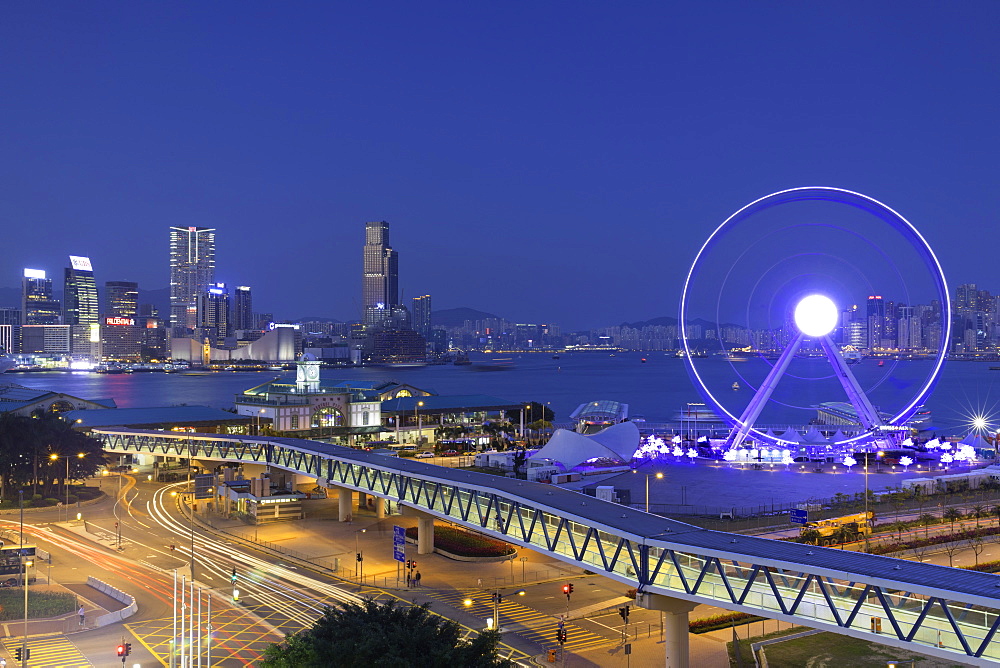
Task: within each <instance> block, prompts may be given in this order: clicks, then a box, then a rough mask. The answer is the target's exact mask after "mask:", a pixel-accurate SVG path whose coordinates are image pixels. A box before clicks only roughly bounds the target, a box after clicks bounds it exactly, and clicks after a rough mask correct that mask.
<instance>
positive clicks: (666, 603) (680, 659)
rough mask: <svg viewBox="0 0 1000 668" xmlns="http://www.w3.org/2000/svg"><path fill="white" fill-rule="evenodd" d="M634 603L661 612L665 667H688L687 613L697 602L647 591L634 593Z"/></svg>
mask: <svg viewBox="0 0 1000 668" xmlns="http://www.w3.org/2000/svg"><path fill="white" fill-rule="evenodd" d="M635 604H636V605H637V606H639V607H640V608H646V609H647V610H659V611H660V612H662V613H663V640H664V642H663V646H664V650H665V652H666V657H665V658H666V661H665V662H664V664H663V665H664V666H665V667H666V668H689V665H690V664H689V663H688V633H689V631H688V613H690V612H691V611H692V610H694V609H695V608H696V607H697V605H698V604H697V603H692V602H691V601H685V600H683V599H679V598H672V597H670V596H664V595H662V594H650V593H648V592H647V593H642V594H638V595H636V597H635Z"/></svg>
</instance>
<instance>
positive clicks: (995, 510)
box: [991, 506, 1000, 525]
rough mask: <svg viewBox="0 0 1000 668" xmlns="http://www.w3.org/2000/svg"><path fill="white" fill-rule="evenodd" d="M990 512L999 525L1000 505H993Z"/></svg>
mask: <svg viewBox="0 0 1000 668" xmlns="http://www.w3.org/2000/svg"><path fill="white" fill-rule="evenodd" d="M991 512H992V513H993V515H994V516H995V517H996V518H997V524H998V525H1000V506H993V509H992V510H991Z"/></svg>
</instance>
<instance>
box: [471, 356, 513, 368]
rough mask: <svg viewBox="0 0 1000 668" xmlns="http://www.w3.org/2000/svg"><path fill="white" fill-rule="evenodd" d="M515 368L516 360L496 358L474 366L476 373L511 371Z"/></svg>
mask: <svg viewBox="0 0 1000 668" xmlns="http://www.w3.org/2000/svg"><path fill="white" fill-rule="evenodd" d="M513 368H514V358H512V357H495V358H493V359H492V360H490V361H489V362H477V363H475V364H473V365H472V369H473V370H474V371H509V370H510V369H513Z"/></svg>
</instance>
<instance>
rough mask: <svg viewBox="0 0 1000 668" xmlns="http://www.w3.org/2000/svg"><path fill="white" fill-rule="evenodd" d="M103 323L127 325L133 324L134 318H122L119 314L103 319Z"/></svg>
mask: <svg viewBox="0 0 1000 668" xmlns="http://www.w3.org/2000/svg"><path fill="white" fill-rule="evenodd" d="M104 324H105V325H118V326H121V325H128V326H129V327H131V326H133V325H135V318H123V317H121V316H113V317H110V318H105V319H104Z"/></svg>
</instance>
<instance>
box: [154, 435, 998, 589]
mask: <svg viewBox="0 0 1000 668" xmlns="http://www.w3.org/2000/svg"><path fill="white" fill-rule="evenodd" d="M136 431H140V430H136ZM148 435H149V436H152V437H167V438H170V437H172V436H176V435H174V434H168V433H163V432H153V431H149V432H148ZM186 436H188V435H186ZM189 436H191V437H197V436H198V435H196V434H191V435H189ZM201 436H202V437H203V438H206V439H223V440H225V439H227V438H231V439H233V440H246V438H247V437H245V436H243V437H238V436H231V437H227V436H225V435H218V434H202V435H201ZM266 440H267V441H268V442H271V443H274V444H275V445H281V446H285V447H289V448H292V449H296V450H300V451H305V452H313V453H316V454H320V455H328V456H330V457H333V458H337V459H341V460H353V461H356V462H359V463H362V464H367V465H371V466H378V467H384V468H387V469H392V470H397V471H400V472H403V473H409V474H412V475H417V476H422V477H425V478H433V479H437V480H439V481H441V482H443V483H452V484H458V485H470V486H475V487H481V488H484V489H487V490H492V491H497V492H500V493H506V494H509V495H511V496H514V497H520V498H521V499H523V500H524V501H525V502H527V503H533V504H537V505H539V506H543V507H548V508H551V509H552V510H553V511H555V512H558V513H561V514H562V515H563V516H566V517H576V518H579V521H581V522H585V523H586V524H587V525H588V526H597V525H599V524H600V525H604V526H606V527H610V528H613V529H614V530H615V531H618V532H622V533H623V534H631V535H633V536H638V537H640V538H646V539H647V540H656V541H662V542H663V543H667V544H669V545H668V546H670V547H674V548H675V549H678V550H680V551H682V552H683V551H685V548H686V547H687V548H689V549H690V551H691V552H692V553H700V554H712V553H714V554H717V555H721V556H722V557H723V558H731V559H736V560H741V561H744V562H747V561H750V560H753V561H754V562H755V563H763V564H766V565H771V564H774V565H777V566H778V567H781V568H787V569H789V570H793V569H796V568H797V567H802V568H803V569H805V570H806V571H807V572H814V573H817V572H819V573H826V574H829V576H830V577H834V578H837V579H846V580H852V581H853V580H855V579H856V578H855V576H864V577H865V578H867V579H868V580H871V581H873V582H875V583H878V582H883V583H885V584H887V585H889V586H897V587H899V586H905V587H907V588H909V589H911V590H912V591H917V592H919V591H929V590H932V591H934V592H935V593H933V594H932V595H945V594H946V592H955V593H959V594H965V595H968V596H974V597H977V598H980V599H984V600H985V599H988V600H989V601H990V602H991V604H992V605H993V606H994V607H996V606H997V604H998V603H1000V588H998V587H1000V584H998V582H997V576H996V575H993V574H990V573H980V572H977V571H971V570H964V569H957V568H949V567H947V566H937V565H934V564H930V563H921V562H916V561H908V560H904V559H895V558H893V557H884V556H878V555H872V554H864V553H861V552H852V551H849V550H837V549H833V548H827V547H815V546H812V545H805V544H802V543H793V542H788V541H780V540H772V539H769V538H758V537H755V536H746V535H743V534H732V533H727V532H724V531H714V530H711V529H702V528H700V527H696V526H692V525H690V524H685V523H684V522H680V521H678V520H672V519H668V518H665V517H660V516H657V515H651V514H649V513H645V512H642V511H641V510H637V509H634V508H630V507H628V506H623V505H620V504H617V503H612V502H610V501H603V500H600V499H595V498H594V497H591V496H586V495H583V494H581V493H580V492H577V491H574V490H570V489H565V488H561V487H557V486H555V485H548V484H544V483H537V482H529V481H526V480H517V479H515V478H504V477H500V476H495V475H490V474H486V473H477V472H473V471H462V470H456V469H451V468H445V467H441V466H436V465H434V464H429V463H426V462H422V461H417V460H411V459H397V458H390V457H384V456H382V455H377V454H375V453H372V452H365V451H363V450H355V449H352V448H347V447H343V446H338V445H331V444H327V443H320V442H317V441H308V440H303V439H295V438H267V439H266ZM946 597H947V596H946Z"/></svg>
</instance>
